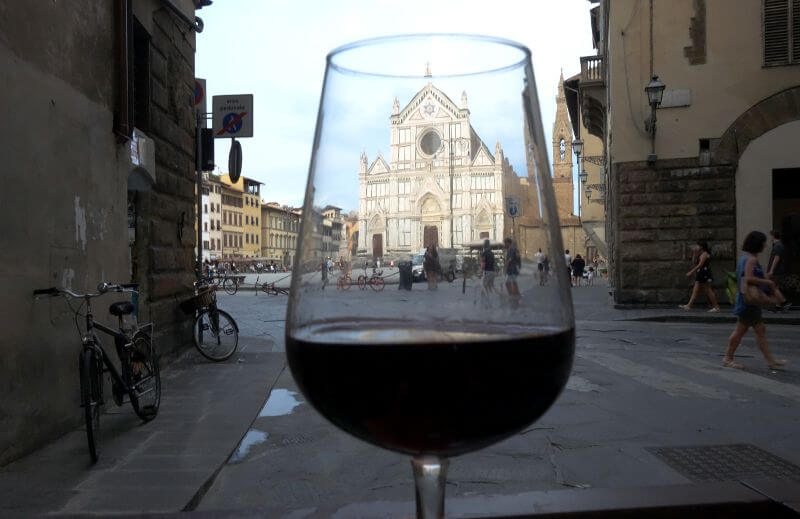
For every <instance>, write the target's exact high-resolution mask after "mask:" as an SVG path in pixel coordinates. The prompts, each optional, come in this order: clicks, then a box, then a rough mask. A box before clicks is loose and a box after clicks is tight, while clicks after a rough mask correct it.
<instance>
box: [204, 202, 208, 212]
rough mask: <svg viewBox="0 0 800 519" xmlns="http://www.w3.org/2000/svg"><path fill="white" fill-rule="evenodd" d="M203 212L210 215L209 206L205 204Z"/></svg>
mask: <svg viewBox="0 0 800 519" xmlns="http://www.w3.org/2000/svg"><path fill="white" fill-rule="evenodd" d="M203 212H204V213H208V204H203Z"/></svg>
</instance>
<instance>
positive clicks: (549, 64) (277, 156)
mask: <svg viewBox="0 0 800 519" xmlns="http://www.w3.org/2000/svg"><path fill="white" fill-rule="evenodd" d="M590 7H591V4H590V2H589V1H588V0H559V1H545V0H525V1H520V0H516V1H502V0H495V1H493V2H491V3H489V2H476V1H470V0H465V1H462V2H459V3H454V2H436V3H434V2H430V1H402V2H398V1H397V0H394V1H388V0H387V1H383V0H371V1H366V0H365V1H349V0H339V1H336V2H322V1H318V2H310V1H268V0H235V1H234V0H215V1H214V4H213V5H211V6H210V7H206V8H204V9H202V10H200V11H198V15H199V16H200V17H201V18H203V21H204V22H205V30H204V31H203V32H202V33H201V34H199V35H198V38H197V55H196V69H197V70H196V73H197V77H200V78H205V79H206V80H207V89H208V96H209V105H208V110H209V111H210V110H211V100H210V97H211V96H212V95H222V94H245V93H252V94H253V95H254V137H253V138H249V139H241V143H242V150H243V164H244V166H243V169H242V174H243V175H245V176H247V177H250V178H253V179H255V180H258V181H260V182H263V183H264V184H265V185H264V186H263V187H262V198H263V199H264V200H265V201H268V202H269V201H277V202H280V203H283V204H288V205H292V206H298V205H301V204H302V198H303V194H304V190H305V183H306V177H307V174H308V165H309V159H310V153H311V143H312V139H313V135H314V126H315V122H316V115H317V109H318V105H319V98H320V92H321V89H322V79H323V75H324V71H325V56H326V54H327V53H328V52H329V51H330V50H332V49H334V48H335V47H338V46H340V45H342V44H345V43H349V42H352V41H355V40H361V39H366V38H372V37H377V36H386V35H393V34H405V33H425V32H437V33H442V32H444V33H450V32H461V33H473V34H486V35H491V36H499V37H503V38H507V39H511V40H515V41H518V42H520V43H522V44H523V45H526V46H527V47H528V48H530V49H531V52H532V55H533V67H534V73H535V75H536V83H537V88H538V91H539V96H540V103H541V106H542V119H543V123H544V130H545V134H546V137H547V139H548V142H549V141H550V134H551V131H552V125H553V118H554V116H555V95H556V87H557V83H558V77H559V72H560V70H561V69H562V68H563V70H564V77H569V76H571V75H573V74H576V73H577V72H578V71H579V68H580V64H579V57H580V56H586V55H590V54H594V51H593V49H592V42H591V33H590V29H589V9H590ZM423 67H424V63H422V64H420V68H423ZM431 67H432V69H433V70H432V71H433V73H434V76H435V75H436V73H437V69H436V64H435V63H432V65H431ZM434 84H437V82H436V80H434ZM422 86H424V82H423V83H421V84H420V85H419V87H422ZM437 86H438V85H437ZM406 90H407V91H409V92H411V91H412V90H414V88H413V85H411V86H409V87H408V88H406ZM443 90H445V93H447V94H448V95H449V96H450V97H451V99H453V101H455V102H456V103H459V101H460V96H461V89H460V88H457V86H456V85H453V86H451V87H449V88H443ZM396 93H397V94H398V95H399V96H402V94H403V92H402V89H401V91H398V92H396ZM410 95H413V94H409V95H407V96H406V97H407V98H406V99H402V98H401V99H400V104H401V107H402V106H404V105H405V104H406V103H407V102H408V101H409V100H410ZM468 95H469V104H470V110H471V112H472V119H473V126H474V127H475V129H476V130H477V131H478V132H479V134H480V135H481V137H482V138H483V139H484V141H485V142H486V144H487V145H488V146H489V148H490V150H491V151H492V152H494V144H495V140H496V139H499V140H501V141H502V142H503V146H504V148H508V147H509V144H508V142H507V141H508V139H503V136H502V135H500V134H498V133H497V132H495V131H493V130H492V129H491V128H485V127H484V128H481V127H480V123H479V121H480V116H479V113H478V110H479V108H480V107H481V105H482V103H483V104H485V103H487V102H488V101H487V100H486V99H484V97H485V96H482V95H481V94H480V93H478V92H475V91H474V89H473V92H472V93H470V92H469V91H468ZM373 102H374V103H377V102H378V101H377V100H375V101H373ZM380 103H382V105H381V106H378V107H376V109H377V113H379V114H380V111H381V110H385V115H384V114H380V117H381V120H382V121H385V125H383V126H384V129H383V131H382V132H381V131H380V130H377V131H375V132H372V133H371V134H370V135H366V136H364V137H363V138H360V137H359V136H355V137H359V138H358V139H357V140H358V141H359V142H362V141H363V144H361V145H360V146H353V147H351V148H348V147H343V148H342V150H343V153H342V155H341V156H340V157H339V158H338V161H337V163H338V164H340V165H341V167H343V168H345V169H347V168H349V170H350V171H352V174H353V176H354V178H353V182H356V183H357V176H356V175H357V172H358V159H359V154H360V153H361V151H362V150H364V151H366V152H367V154H368V156H369V158H370V162H371V161H372V160H373V159H374V158H375V155H376V153H377V152H378V151H382V152H383V153H384V155H388V149H389V115H390V114H391V103H392V99H391V97H390V98H389V99H386V100H381V101H380ZM484 112H485V111H484ZM484 126H486V125H484ZM487 133H488V134H487ZM229 146H230V141H229V140H228V139H219V140H218V142H217V146H216V150H215V154H216V163H217V164H218V165H219V166H220V167H221V168H222V171H223V172H226V171H225V170H226V169H227V162H228V161H227V157H228V149H229ZM350 155H352V157H351V156H350ZM512 162H516V161H514V160H513V158H512ZM348 163H349V164H348ZM515 166H516V165H515ZM515 169H517V171H518V173H522V174H524V171H523V172H520V171H519V169H520V168H518V167H515ZM575 184H576V185H577V184H578V182H577V179H576V181H575Z"/></svg>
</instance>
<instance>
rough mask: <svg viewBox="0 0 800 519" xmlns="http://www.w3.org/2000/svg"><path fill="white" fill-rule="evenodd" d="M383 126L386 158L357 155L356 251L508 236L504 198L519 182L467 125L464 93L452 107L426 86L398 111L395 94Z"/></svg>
mask: <svg viewBox="0 0 800 519" xmlns="http://www.w3.org/2000/svg"><path fill="white" fill-rule="evenodd" d="M390 129H391V141H390V152H389V156H388V157H383V156H382V155H380V154H379V155H378V156H377V157H375V158H374V159H373V160H372V161H371V162H370V161H369V160H368V158H367V155H366V154H365V153H362V155H361V161H360V167H359V173H358V175H359V210H358V228H359V233H358V249H357V250H358V254H359V255H368V256H372V257H383V256H387V257H391V256H402V255H408V254H413V253H416V252H419V251H421V250H423V249H424V248H425V247H426V246H428V245H437V246H438V247H447V248H449V247H452V248H456V249H463V248H465V247H467V246H468V245H469V244H470V243H474V242H476V241H480V240H483V239H489V240H491V241H494V242H496V241H501V240H502V239H503V237H504V236H505V235H506V234H510V233H511V229H510V227H511V226H510V223H509V219H508V218H507V217H506V216H505V211H504V203H505V202H504V198H505V196H506V194H507V193H508V192H509V190H510V189H512V187H511V186H514V185H516V184H518V183H519V180H518V178H517V176H516V174H515V173H514V171H513V170H512V168H511V165H510V164H509V162H508V160H507V159H506V158H505V157H504V154H503V150H502V147H501V146H500V143H499V142H498V143H497V144H496V145H495V148H494V153H492V152H491V151H490V150H489V148H488V147H487V146H486V144H485V143H484V142H483V140H482V139H481V138H480V136H479V135H478V133H477V132H476V131H475V129H474V128H473V127H472V124H471V123H470V111H469V108H468V106H467V95H466V93H462V96H461V103H460V104H459V105H456V104H455V103H454V102H453V101H452V100H451V99H450V98H449V97H448V96H447V95H446V94H445V93H444V92H442V91H441V90H439V89H438V88H436V87H435V86H434V85H433V84H432V83H428V84H427V85H426V86H425V87H424V88H422V89H421V90H420V91H419V92H417V94H416V95H415V96H414V97H413V98H412V99H411V101H410V102H409V103H408V104H407V105H406V106H405V107H403V108H402V109H401V107H400V103H399V101H398V100H397V99H396V98H395V100H394V103H393V107H392V115H391V128H390ZM387 159H388V160H387Z"/></svg>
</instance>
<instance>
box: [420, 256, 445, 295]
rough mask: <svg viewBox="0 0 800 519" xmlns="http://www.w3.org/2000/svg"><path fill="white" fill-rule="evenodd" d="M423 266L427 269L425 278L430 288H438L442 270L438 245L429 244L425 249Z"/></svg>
mask: <svg viewBox="0 0 800 519" xmlns="http://www.w3.org/2000/svg"><path fill="white" fill-rule="evenodd" d="M422 268H423V269H424V270H425V278H426V279H427V280H428V290H436V289H437V288H438V284H439V272H441V270H442V267H441V265H439V252H438V251H437V250H436V245H428V247H427V248H426V249H425V256H424V257H423V259H422Z"/></svg>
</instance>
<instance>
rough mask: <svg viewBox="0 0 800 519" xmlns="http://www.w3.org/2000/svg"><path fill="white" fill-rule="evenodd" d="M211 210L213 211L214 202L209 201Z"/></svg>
mask: <svg viewBox="0 0 800 519" xmlns="http://www.w3.org/2000/svg"><path fill="white" fill-rule="evenodd" d="M211 212H212V213H213V212H214V202H211Z"/></svg>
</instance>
